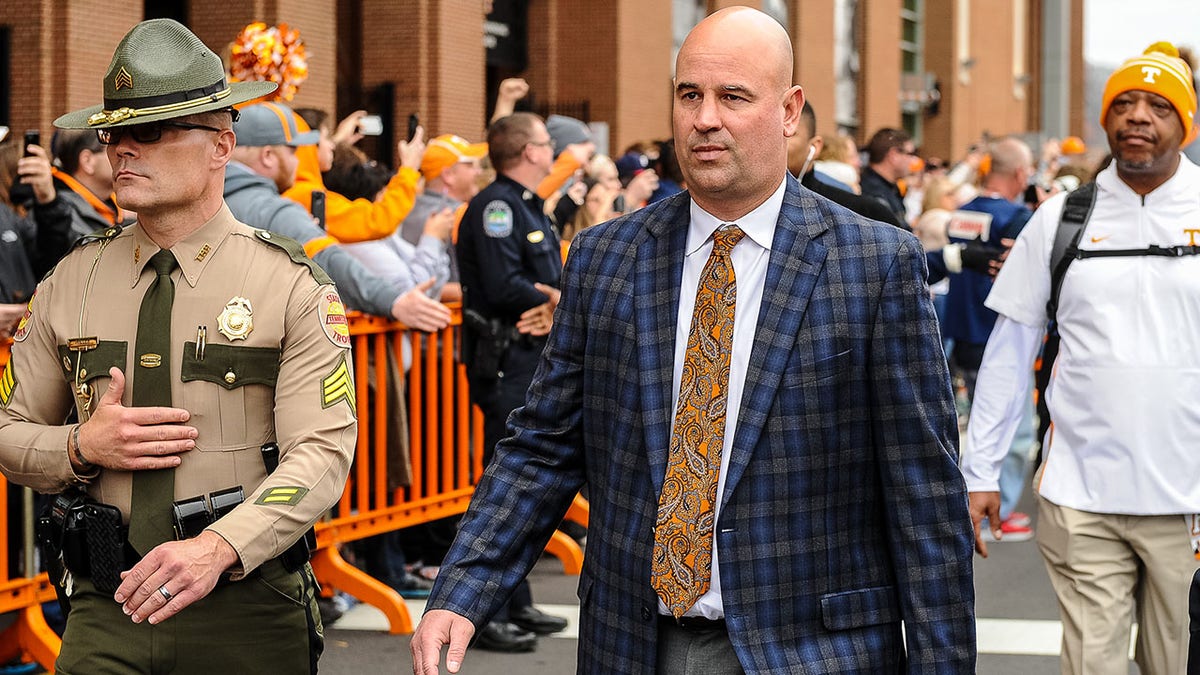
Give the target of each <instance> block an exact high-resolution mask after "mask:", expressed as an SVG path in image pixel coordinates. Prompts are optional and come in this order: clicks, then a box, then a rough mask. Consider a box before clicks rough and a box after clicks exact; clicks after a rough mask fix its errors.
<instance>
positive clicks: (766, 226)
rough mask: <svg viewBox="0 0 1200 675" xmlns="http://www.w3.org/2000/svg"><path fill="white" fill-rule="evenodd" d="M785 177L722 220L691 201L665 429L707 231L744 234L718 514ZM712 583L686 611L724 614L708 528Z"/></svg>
mask: <svg viewBox="0 0 1200 675" xmlns="http://www.w3.org/2000/svg"><path fill="white" fill-rule="evenodd" d="M786 185H787V183H786V181H780V183H779V188H778V189H776V190H775V192H774V193H773V194H772V195H771V196H770V197H768V198H767V200H766V201H765V202H763V203H762V204H761V205H760V206H759V207H758V208H756V209H754V210H753V211H751V212H750V213H747V214H746V215H744V216H742V217H741V218H739V219H738V220H737V221H736V222H732V223H726V222H725V221H722V220H720V219H718V218H717V217H716V216H714V215H712V214H711V213H708V212H706V211H705V210H704V209H702V208H700V207H699V206H697V205H696V202H695V201H693V202H692V205H691V213H690V215H691V222H690V224H689V225H688V234H687V247H686V249H685V257H684V259H683V278H682V279H681V280H680V285H679V316H678V320H677V323H676V328H675V370H674V374H673V376H672V380H671V382H672V387H671V390H672V391H673V392H674V393H673V394H672V396H671V415H672V421H671V429H672V434H673V433H674V427H675V422H674V414H675V410H676V408H677V406H678V405H679V383H680V381H681V380H682V379H683V361H684V358H685V356H686V354H687V344H688V335H689V334H690V333H691V328H692V311H693V309H694V308H695V306H696V289H697V288H698V286H699V284H700V272H701V271H702V270H703V269H704V265H705V263H707V262H708V257H709V255H710V254H711V253H712V248H713V233H714V232H716V231H717V230H718V229H719V228H721V227H723V226H725V225H737V226H738V227H740V228H741V229H742V231H743V232H745V233H746V236H745V237H743V238H742V240H741V241H739V242H738V243H737V245H736V246H734V247H733V251H731V252H730V255H729V257H730V259H731V261H732V262H733V273H734V278H735V279H736V283H737V302H736V304H735V305H734V310H733V354H732V355H731V356H730V359H729V406H728V410H727V412H726V413H725V435H724V439H723V441H722V444H721V469H720V472H721V473H720V477H719V478H718V481H717V495H718V497H717V504H716V505H715V509H716V514H715V515H716V516H718V517H719V516H720V513H721V495H723V493H724V491H725V475H726V474H727V473H728V468H729V455H730V452H731V450H732V449H733V437H734V434H735V433H736V431H737V423H738V413H739V412H740V408H741V405H740V401H741V400H742V392H743V391H745V384H746V371H747V369H748V368H749V365H750V350H751V348H752V347H753V346H754V332H755V329H757V327H758V309H759V307H760V306H761V305H762V296H763V285H764V282H765V281H766V278H767V264H768V263H769V262H770V258H771V242H772V240H773V239H774V237H775V223H776V222H777V221H778V220H779V212H780V210H781V209H782V208H783V194H784V191H785V188H786ZM713 535H714V539H713V555H712V583H711V585H710V587H709V590H708V592H707V593H705V594H704V595H702V596H700V598H699V599H698V600H697V601H696V604H695V605H693V606H692V608H691V609H689V610H688V611H687V612H685V615H686V616H703V617H705V618H709V619H719V618H721V617H723V616H724V615H725V610H724V608H723V607H722V606H721V574H720V570H719V569H718V565H719V562H720V561H719V559H718V554H717V544H716V539H715V535H716V530H715V529H714V531H713ZM658 612H659V614H670V613H671V612H670V611H669V610H668V609H667V607H666V605H664V604H663V602H662V600H659V601H658Z"/></svg>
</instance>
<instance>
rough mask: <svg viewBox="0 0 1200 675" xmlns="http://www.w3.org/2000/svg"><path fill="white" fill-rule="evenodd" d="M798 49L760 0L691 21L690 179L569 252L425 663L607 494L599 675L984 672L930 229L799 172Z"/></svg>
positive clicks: (420, 666) (680, 95) (460, 638)
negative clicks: (574, 504)
mask: <svg viewBox="0 0 1200 675" xmlns="http://www.w3.org/2000/svg"><path fill="white" fill-rule="evenodd" d="M791 64H792V54H791V47H790V42H789V40H788V37H787V35H786V33H785V32H784V31H783V29H782V28H781V27H780V26H779V25H778V24H777V23H775V22H774V20H772V19H771V18H770V17H768V16H766V15H765V14H763V13H761V12H759V11H757V10H753V9H747V8H732V9H728V10H722V11H720V12H718V13H716V14H714V15H713V16H710V17H709V18H707V19H705V20H704V21H703V22H701V23H700V24H699V25H698V26H697V27H696V28H695V29H694V30H693V31H692V33H691V34H690V35H689V36H688V38H687V40H686V41H685V43H684V45H683V47H682V49H681V50H680V53H679V59H678V63H677V68H676V77H675V102H674V114H673V117H674V132H675V140H676V144H677V152H678V154H679V159H680V164H681V166H682V167H683V171H684V175H685V177H686V178H687V185H688V192H686V193H682V194H680V195H677V196H675V197H672V198H670V199H667V200H664V201H662V202H659V203H657V204H654V205H652V206H650V207H647V208H645V209H643V210H641V211H638V212H635V213H633V214H631V215H629V216H626V217H624V218H620V219H617V220H615V221H612V222H609V223H607V224H604V225H600V226H597V227H595V228H591V229H589V230H586V231H584V232H582V233H581V234H580V235H579V236H578V237H577V238H576V239H575V241H574V243H573V244H572V247H571V254H570V256H569V258H568V260H567V265H566V269H565V271H564V277H563V286H562V287H563V291H562V298H561V302H560V304H559V305H558V308H557V310H556V313H555V317H554V321H555V326H554V328H553V330H552V332H551V334H550V338H549V342H548V344H547V346H546V350H545V352H544V353H543V356H542V361H541V365H540V367H539V368H538V371H537V374H536V375H535V376H534V380H533V385H532V386H531V388H530V390H529V393H528V397H527V400H526V404H525V407H524V408H521V409H519V410H517V411H516V412H515V413H514V414H513V416H512V417H511V418H510V419H509V432H510V436H509V437H508V438H507V439H505V440H504V441H502V442H501V443H500V444H499V445H498V446H497V452H496V456H495V458H494V459H493V461H492V464H491V465H490V466H489V468H488V470H487V472H486V474H485V476H484V478H483V480H482V481H481V482H480V484H479V486H478V489H477V492H476V495H475V498H474V500H473V502H472V504H471V508H470V510H469V512H468V513H467V515H466V517H465V518H464V520H463V522H462V526H461V530H460V533H459V536H458V538H457V539H456V541H455V543H454V546H453V547H452V549H451V551H450V553H449V555H448V556H447V559H446V561H445V563H444V565H443V567H442V573H441V574H440V575H439V577H438V581H437V585H436V586H435V588H434V590H433V594H432V596H431V598H430V604H429V607H430V609H429V611H428V612H427V613H426V615H425V617H424V618H423V620H422V623H421V625H420V627H419V629H418V631H417V633H416V634H415V635H414V637H413V643H412V644H413V654H414V673H418V674H423V675H432V674H434V673H437V672H438V666H439V658H440V655H439V652H440V650H441V648H442V647H443V646H445V645H449V650H448V651H447V656H446V663H447V666H448V669H449V670H450V672H457V671H458V669H459V667H460V666H461V663H462V660H463V658H464V657H465V650H466V647H467V644H468V642H469V640H470V638H471V636H472V634H473V631H474V628H475V626H478V625H480V624H481V622H483V621H485V620H486V618H487V617H488V616H489V615H490V614H491V613H492V612H493V611H494V610H495V609H496V608H497V607H498V606H499V605H500V603H501V602H502V601H503V600H504V598H505V596H506V594H507V593H508V591H509V590H510V589H511V588H512V587H513V585H514V584H515V583H516V582H517V581H518V580H519V579H520V578H521V577H522V576H523V575H524V574H525V573H526V572H527V571H528V569H529V568H530V567H531V566H532V565H533V563H534V562H535V561H536V560H537V557H538V555H539V552H540V551H541V547H542V545H543V544H544V543H545V541H546V540H547V539H548V538H549V536H550V534H551V532H552V531H553V529H554V527H555V525H556V524H557V523H558V522H559V521H560V519H561V517H562V514H563V513H564V512H565V510H566V508H567V506H568V505H569V503H570V501H571V498H572V497H573V496H574V494H575V493H576V491H577V490H579V488H580V487H582V486H583V485H585V484H586V485H587V486H588V495H589V497H590V499H591V522H590V527H589V531H588V544H587V556H586V559H585V561H584V570H583V575H582V578H581V579H580V585H579V597H580V601H581V623H580V631H579V666H578V667H579V671H580V672H583V673H684V674H686V673H696V674H699V673H705V674H710V673H741V672H747V673H800V672H803V673H839V674H841V673H886V672H892V673H898V672H907V673H973V672H974V670H975V630H974V592H973V588H972V577H971V552H972V529H971V523H970V519H969V516H968V513H967V502H966V492H965V488H964V485H963V480H962V477H961V476H960V474H959V472H958V469H957V467H956V465H955V459H956V456H957V447H956V446H957V438H958V430H957V424H956V419H955V414H954V408H953V401H952V397H951V391H950V384H949V377H948V374H947V371H946V362H945V358H944V356H943V353H942V349H941V346H940V341H939V340H940V338H939V336H938V335H939V334H938V327H937V323H936V319H935V318H934V313H933V308H932V305H931V303H930V301H929V295H928V292H927V289H926V286H925V281H924V280H925V272H926V270H925V266H924V256H923V254H922V250H921V246H920V244H919V243H918V242H917V240H916V239H915V238H914V237H912V235H910V234H909V233H907V232H903V231H901V230H899V229H897V228H895V227H891V226H887V225H883V224H880V223H877V222H874V221H868V220H865V219H863V218H861V217H859V216H856V215H855V214H853V213H851V212H850V211H847V210H846V209H843V208H841V207H839V206H837V205H835V204H833V203H832V202H830V201H827V200H825V199H823V198H821V197H819V196H817V195H816V194H814V193H812V192H810V191H808V190H807V189H804V188H802V187H801V186H800V185H799V184H798V183H797V182H796V181H795V180H794V179H793V178H791V177H790V176H788V175H787V171H786V142H785V141H786V138H787V137H788V136H791V135H792V134H793V133H794V132H795V130H796V127H797V125H798V124H799V122H800V110H801V107H802V105H803V102H804V97H803V93H802V91H801V90H800V87H798V86H792V79H791V75H792V73H791ZM714 259H717V264H716V265H712V261H713V260H714ZM706 260H707V262H706ZM702 266H703V267H702ZM730 267H732V271H731V270H730ZM735 289H736V290H735ZM714 300H715V301H714ZM722 317H723V318H722ZM698 327H701V328H703V330H701V331H697V328H698ZM729 333H732V337H731V339H730V338H729ZM720 340H728V341H727V342H720ZM725 345H727V346H725ZM698 355H702V356H704V357H705V358H708V359H710V360H709V361H704V360H703V359H701V358H699V357H698ZM697 392H701V396H700V397H699V400H697ZM697 410H698V411H699V414H697ZM710 450H713V452H709V451H710ZM697 467H699V468H697ZM709 469H711V471H710V470H709ZM681 476H688V477H687V478H681ZM692 480H698V481H701V483H702V484H701V486H700V487H695V486H694V485H693V484H692V483H690V482H689V481H692ZM704 481H708V482H704ZM681 486H682V487H681ZM681 495H682V497H681ZM693 497H695V499H694V500H693V499H692V498H693ZM709 502H711V503H709ZM680 532H683V533H684V534H680ZM901 622H903V625H904V631H903V633H902V631H901Z"/></svg>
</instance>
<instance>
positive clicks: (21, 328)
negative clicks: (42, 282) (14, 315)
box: [12, 291, 37, 342]
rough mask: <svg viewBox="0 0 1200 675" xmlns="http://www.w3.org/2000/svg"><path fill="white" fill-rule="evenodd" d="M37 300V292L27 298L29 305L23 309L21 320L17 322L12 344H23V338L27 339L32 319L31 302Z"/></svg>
mask: <svg viewBox="0 0 1200 675" xmlns="http://www.w3.org/2000/svg"><path fill="white" fill-rule="evenodd" d="M34 300H37V291H34V292H33V295H31V296H30V297H29V304H28V305H27V306H26V307H25V314H24V315H23V316H22V317H21V320H20V321H18V322H17V329H16V330H15V331H14V332H13V336H12V339H13V342H24V341H25V338H27V337H29V328H30V319H32V318H33V301H34Z"/></svg>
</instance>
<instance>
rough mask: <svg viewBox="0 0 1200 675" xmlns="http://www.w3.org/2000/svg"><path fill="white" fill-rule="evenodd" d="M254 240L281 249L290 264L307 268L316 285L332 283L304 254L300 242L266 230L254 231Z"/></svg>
mask: <svg viewBox="0 0 1200 675" xmlns="http://www.w3.org/2000/svg"><path fill="white" fill-rule="evenodd" d="M254 238H255V239H257V240H259V241H261V242H262V243H264V244H267V245H269V246H274V247H275V248H278V249H281V250H282V251H283V252H284V253H287V254H288V257H289V258H291V259H292V262H294V263H296V264H297V265H304V266H305V267H307V268H308V270H309V271H310V272H312V275H313V278H315V279H316V280H317V283H318V284H320V285H322V286H326V285H329V284H332V283H333V279H330V278H329V275H328V274H326V273H325V270H323V269H321V266H320V265H318V264H317V263H315V262H313V259H312V258H310V257H308V254H307V253H305V252H304V247H303V246H301V245H300V242H298V241H296V240H295V239H289V238H288V237H285V236H283V235H282V234H275V233H274V232H268V231H267V230H257V229H256V230H254Z"/></svg>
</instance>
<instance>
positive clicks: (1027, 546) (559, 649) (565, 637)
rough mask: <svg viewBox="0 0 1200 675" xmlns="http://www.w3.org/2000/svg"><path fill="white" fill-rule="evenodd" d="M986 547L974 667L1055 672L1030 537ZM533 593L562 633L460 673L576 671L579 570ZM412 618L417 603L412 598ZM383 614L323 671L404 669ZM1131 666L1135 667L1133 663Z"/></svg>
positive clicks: (347, 623) (1046, 602) (350, 618)
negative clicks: (563, 623)
mask: <svg viewBox="0 0 1200 675" xmlns="http://www.w3.org/2000/svg"><path fill="white" fill-rule="evenodd" d="M1019 509H1020V510H1022V511H1024V512H1026V513H1028V514H1030V515H1031V516H1032V517H1033V521H1034V524H1033V526H1034V528H1035V529H1036V527H1037V515H1036V511H1037V510H1036V508H1035V506H1034V503H1033V499H1032V498H1031V497H1030V495H1029V494H1028V493H1027V494H1026V495H1025V497H1024V499H1023V500H1022V502H1021V504H1020V506H1019ZM989 551H990V553H991V555H990V556H989V557H988V558H987V559H986V560H984V559H981V558H979V557H978V556H977V557H976V558H975V589H976V612H977V617H978V620H977V622H976V625H977V631H978V637H979V647H980V654H979V662H978V672H979V673H981V674H982V675H1055V674H1056V673H1058V672H1059V669H1058V649H1059V640H1060V638H1061V635H1062V628H1061V625H1060V624H1059V621H1058V607H1057V604H1056V602H1055V600H1054V592H1053V590H1052V589H1051V588H1050V581H1049V579H1048V578H1047V577H1046V569H1045V567H1044V566H1043V564H1042V559H1041V555H1040V554H1039V553H1038V550H1037V544H1036V542H1034V541H1033V540H1030V541H1023V542H999V543H996V544H991V545H989ZM530 581H531V583H532V586H533V594H534V601H535V603H536V604H537V605H539V606H541V607H542V608H543V609H545V610H547V611H550V612H552V613H557V614H559V615H561V616H567V617H569V618H570V619H571V620H572V623H571V625H570V626H569V627H568V628H567V630H566V631H564V632H563V633H562V634H560V636H557V637H549V638H541V640H540V642H539V645H538V649H537V651H535V652H533V653H529V654H497V653H495V652H486V651H479V650H475V649H472V650H471V651H469V652H468V653H467V658H466V660H465V661H464V663H463V667H462V669H461V670H460V672H461V673H463V674H464V675H476V674H485V673H487V674H494V673H502V674H504V675H518V674H520V675H563V674H567V673H574V672H575V658H576V649H577V647H578V640H577V639H576V637H575V636H576V623H575V621H576V620H577V618H578V612H579V602H578V599H577V598H576V595H575V587H576V584H577V582H578V578H577V577H570V576H566V575H564V574H563V573H562V566H561V565H559V564H558V562H557V561H555V560H554V559H552V558H543V559H542V560H541V561H540V562H539V563H538V565H537V566H536V567H535V568H534V571H533V572H532V573H531V574H530ZM409 606H410V611H412V613H413V618H414V620H416V618H417V617H419V616H420V609H421V606H422V605H421V603H420V602H413V601H410V602H409ZM386 627H387V624H386V621H385V620H384V618H383V615H382V614H381V613H379V612H378V611H377V610H375V609H374V608H372V607H366V606H362V605H359V606H356V607H354V608H352V609H351V610H350V611H349V612H347V615H346V616H345V617H343V618H342V619H341V620H340V621H338V622H337V623H336V624H334V625H333V626H332V627H330V628H329V630H328V631H327V632H326V647H325V655H324V656H323V657H322V659H321V664H320V666H321V673H322V674H323V675H359V674H361V673H385V672H386V673H409V672H411V669H412V658H411V656H410V653H409V637H408V636H407V635H389V634H388V633H386ZM1129 672H1130V673H1131V674H1135V673H1137V672H1138V669H1137V667H1136V666H1134V665H1133V664H1132V662H1131V663H1130V667H1129Z"/></svg>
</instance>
